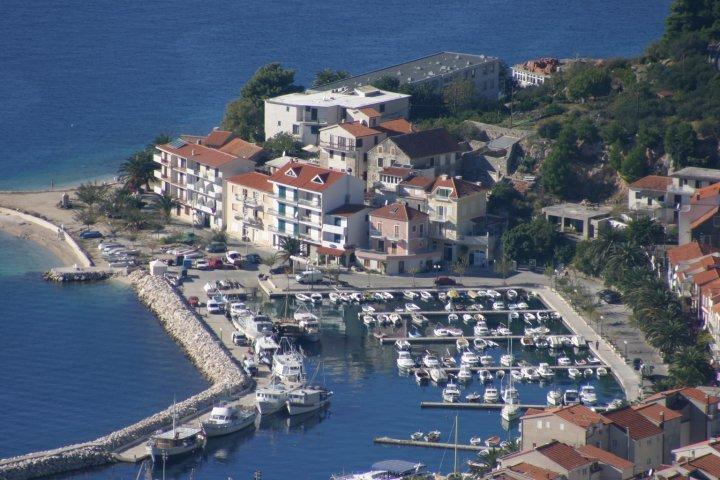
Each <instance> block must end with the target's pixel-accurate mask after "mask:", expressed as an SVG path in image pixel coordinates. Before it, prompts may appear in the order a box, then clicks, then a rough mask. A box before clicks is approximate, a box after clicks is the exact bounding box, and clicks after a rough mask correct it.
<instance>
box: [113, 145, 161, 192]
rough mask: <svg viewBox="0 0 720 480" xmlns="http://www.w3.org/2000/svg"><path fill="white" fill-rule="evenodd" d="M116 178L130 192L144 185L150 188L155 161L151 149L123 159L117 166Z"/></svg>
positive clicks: (153, 176)
mask: <svg viewBox="0 0 720 480" xmlns="http://www.w3.org/2000/svg"><path fill="white" fill-rule="evenodd" d="M118 174H119V175H118V178H119V179H120V181H122V182H123V183H124V184H125V188H126V189H127V190H129V191H130V192H137V191H138V190H140V188H141V187H142V186H143V185H144V186H145V187H146V188H147V189H148V190H149V189H150V182H152V181H153V180H154V179H155V161H154V160H153V158H152V152H151V151H143V152H139V153H136V154H134V155H133V156H131V157H128V158H126V159H125V161H124V162H123V163H121V164H120V166H119V167H118Z"/></svg>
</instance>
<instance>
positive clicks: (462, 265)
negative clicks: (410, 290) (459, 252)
mask: <svg viewBox="0 0 720 480" xmlns="http://www.w3.org/2000/svg"><path fill="white" fill-rule="evenodd" d="M468 264H469V262H468V257H467V255H466V256H461V257H459V258H458V259H457V262H455V263H454V264H453V267H452V268H453V273H455V275H457V276H458V277H462V276H463V275H465V272H466V271H467V269H468ZM414 279H415V276H414V275H413V282H414V281H415V280H414Z"/></svg>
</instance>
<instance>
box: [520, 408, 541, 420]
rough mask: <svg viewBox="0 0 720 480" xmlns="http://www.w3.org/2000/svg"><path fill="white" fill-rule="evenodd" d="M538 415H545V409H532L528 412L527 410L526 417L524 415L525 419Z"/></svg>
mask: <svg viewBox="0 0 720 480" xmlns="http://www.w3.org/2000/svg"><path fill="white" fill-rule="evenodd" d="M538 413H545V409H544V408H533V407H530V408H528V409H527V410H525V415H523V418H525V417H530V416H533V415H537V414H538Z"/></svg>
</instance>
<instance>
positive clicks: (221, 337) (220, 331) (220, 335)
mask: <svg viewBox="0 0 720 480" xmlns="http://www.w3.org/2000/svg"><path fill="white" fill-rule="evenodd" d="M220 343H222V327H220Z"/></svg>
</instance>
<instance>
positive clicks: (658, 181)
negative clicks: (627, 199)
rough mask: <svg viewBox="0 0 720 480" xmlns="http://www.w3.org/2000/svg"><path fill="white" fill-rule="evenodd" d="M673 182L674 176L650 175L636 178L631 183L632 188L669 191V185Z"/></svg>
mask: <svg viewBox="0 0 720 480" xmlns="http://www.w3.org/2000/svg"><path fill="white" fill-rule="evenodd" d="M671 184H672V178H670V177H663V176H660V175H648V176H647V177H643V178H641V179H639V180H635V181H634V182H633V183H631V184H630V188H636V189H638V190H657V191H659V192H664V191H667V187H668V186H669V185H671Z"/></svg>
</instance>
